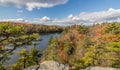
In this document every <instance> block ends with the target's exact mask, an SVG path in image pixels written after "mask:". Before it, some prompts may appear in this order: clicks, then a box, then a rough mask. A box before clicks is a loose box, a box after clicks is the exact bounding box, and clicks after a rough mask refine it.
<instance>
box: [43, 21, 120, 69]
mask: <svg viewBox="0 0 120 70" xmlns="http://www.w3.org/2000/svg"><path fill="white" fill-rule="evenodd" d="M44 60H55V61H58V62H60V63H65V64H68V65H69V66H70V69H71V70H79V69H81V68H86V67H89V66H103V67H114V68H120V23H118V22H113V23H102V24H96V25H93V26H84V25H74V26H70V27H68V28H67V29H66V30H64V32H63V33H62V35H61V36H60V38H58V37H56V38H53V37H51V39H50V41H49V46H48V48H47V50H46V51H45V52H44V54H43V58H42V61H44Z"/></svg>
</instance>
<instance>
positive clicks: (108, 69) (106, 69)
mask: <svg viewBox="0 0 120 70" xmlns="http://www.w3.org/2000/svg"><path fill="white" fill-rule="evenodd" d="M82 70H120V69H117V68H111V67H87V68H86V69H82Z"/></svg>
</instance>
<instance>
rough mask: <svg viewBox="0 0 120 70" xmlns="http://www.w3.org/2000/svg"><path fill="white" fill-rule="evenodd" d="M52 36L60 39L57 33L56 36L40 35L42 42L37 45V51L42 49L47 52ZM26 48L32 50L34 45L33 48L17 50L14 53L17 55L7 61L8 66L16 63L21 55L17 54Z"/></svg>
mask: <svg viewBox="0 0 120 70" xmlns="http://www.w3.org/2000/svg"><path fill="white" fill-rule="evenodd" d="M51 36H53V37H59V36H60V34H58V33H56V34H44V35H40V38H41V39H42V40H41V41H40V42H38V43H37V46H36V48H37V50H40V49H41V48H42V49H43V50H45V49H46V48H47V46H48V42H49V39H50V37H51ZM25 47H26V49H27V50H30V49H32V48H33V47H34V46H33V45H32V46H23V47H19V48H17V49H16V50H15V51H14V53H15V54H13V55H11V56H10V58H11V59H10V60H8V61H7V64H8V65H10V64H14V63H16V62H17V59H18V58H19V55H18V54H17V52H19V51H20V50H21V49H23V48H25Z"/></svg>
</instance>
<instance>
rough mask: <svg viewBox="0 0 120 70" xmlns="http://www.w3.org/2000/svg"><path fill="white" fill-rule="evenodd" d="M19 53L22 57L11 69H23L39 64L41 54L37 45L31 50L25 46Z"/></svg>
mask: <svg viewBox="0 0 120 70" xmlns="http://www.w3.org/2000/svg"><path fill="white" fill-rule="evenodd" d="M18 54H19V55H20V58H19V59H18V61H17V63H16V64H14V65H13V67H12V69H11V70H23V69H24V68H26V67H29V66H33V65H37V64H38V58H39V57H38V55H39V54H38V50H37V49H36V47H35V46H34V47H33V48H32V49H31V50H30V51H28V50H26V49H25V48H24V49H22V50H21V51H20V52H19V53H18Z"/></svg>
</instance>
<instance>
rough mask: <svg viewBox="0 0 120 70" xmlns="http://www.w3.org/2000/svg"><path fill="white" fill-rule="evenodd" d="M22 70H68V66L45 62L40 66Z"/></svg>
mask: <svg viewBox="0 0 120 70" xmlns="http://www.w3.org/2000/svg"><path fill="white" fill-rule="evenodd" d="M24 70H68V65H64V64H60V63H58V62H56V61H45V62H42V63H41V64H40V65H36V66H31V67H28V68H26V69H24Z"/></svg>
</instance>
